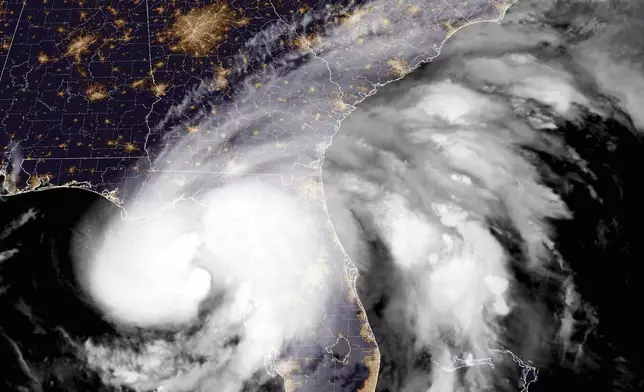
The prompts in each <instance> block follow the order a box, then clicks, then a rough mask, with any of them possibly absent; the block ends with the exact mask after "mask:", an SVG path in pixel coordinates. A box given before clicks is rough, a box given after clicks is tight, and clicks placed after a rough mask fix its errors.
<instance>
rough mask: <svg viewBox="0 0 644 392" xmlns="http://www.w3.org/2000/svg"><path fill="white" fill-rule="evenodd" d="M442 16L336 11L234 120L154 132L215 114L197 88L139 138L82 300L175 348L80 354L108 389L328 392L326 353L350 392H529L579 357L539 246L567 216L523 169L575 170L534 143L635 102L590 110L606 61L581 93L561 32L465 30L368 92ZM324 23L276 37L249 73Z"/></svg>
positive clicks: (269, 34)
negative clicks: (334, 358)
mask: <svg viewBox="0 0 644 392" xmlns="http://www.w3.org/2000/svg"><path fill="white" fill-rule="evenodd" d="M471 7H472V8H471V9H467V10H465V9H459V10H454V11H457V12H458V13H460V14H466V15H468V16H469V17H470V18H471V19H472V21H475V18H474V13H475V12H476V11H477V10H479V11H480V10H482V9H485V10H487V11H486V12H487V15H488V17H487V19H488V20H491V19H494V18H498V17H499V16H502V11H504V10H505V8H507V5H504V4H500V3H495V2H489V3H481V4H477V5H476V6H471ZM486 7H488V8H486ZM435 8H436V7H435ZM528 8H529V7H528ZM492 10H495V11H496V14H493V13H492ZM443 11H445V7H442V8H441V7H437V8H436V9H433V8H432V7H427V8H426V9H415V8H412V7H411V6H410V5H409V4H402V2H393V3H389V2H375V3H371V4H368V5H366V6H362V7H356V8H355V9H354V10H353V11H351V12H350V13H346V14H343V16H342V17H341V18H339V19H340V22H338V24H337V25H335V26H334V27H333V28H330V29H329V30H328V31H327V32H326V33H325V35H324V36H323V37H322V38H321V39H320V40H311V41H307V42H308V45H307V46H306V47H305V49H304V50H303V51H302V52H300V53H298V54H292V55H286V56H285V57H281V58H280V61H282V63H280V62H279V61H278V62H277V65H275V66H271V67H266V69H263V70H262V71H261V72H256V73H254V74H252V75H251V76H248V77H244V78H242V79H243V83H242V84H243V88H241V90H240V91H239V92H238V94H237V95H236V96H235V99H234V100H233V101H232V102H228V103H225V104H224V103H216V104H213V105H212V106H213V107H212V108H209V109H208V110H205V109H204V111H203V112H201V113H200V114H199V116H197V117H195V118H196V119H195V120H191V121H190V122H189V123H185V122H180V124H178V125H172V124H174V122H176V119H177V118H185V116H184V117H182V116H183V113H185V112H186V108H187V107H189V106H191V105H192V104H193V103H194V102H202V101H206V102H210V100H214V98H212V94H213V92H212V91H211V90H209V88H208V87H202V88H200V89H197V90H195V91H194V92H193V93H192V94H191V95H190V96H188V97H186V98H185V100H184V102H183V103H182V104H181V105H178V106H177V107H175V108H174V109H173V111H172V112H171V113H168V115H167V116H166V118H165V119H164V121H163V122H162V124H161V125H159V127H158V129H151V130H150V137H151V139H152V138H154V136H155V134H163V137H161V138H160V139H159V140H162V148H158V147H156V146H150V149H149V151H148V152H149V154H150V162H149V163H150V164H151V167H152V168H153V171H152V172H151V175H150V177H149V178H147V179H146V181H145V183H144V184H142V186H141V189H140V190H139V192H138V193H137V194H136V197H133V198H132V199H131V200H125V203H124V208H125V211H127V214H124V215H126V219H122V217H120V216H119V217H114V219H113V220H112V223H111V225H110V226H109V227H108V228H107V229H106V231H105V233H104V235H103V238H102V240H101V241H100V242H99V246H97V248H96V249H93V252H92V253H91V255H90V256H89V258H90V261H89V264H90V266H91V267H90V268H88V270H87V271H86V281H87V283H88V284H87V286H88V291H89V292H90V293H91V294H92V295H93V297H94V298H95V299H96V301H97V302H98V303H99V304H100V305H101V306H102V307H103V309H105V312H106V313H107V314H108V315H109V316H110V317H111V319H112V320H114V321H115V322H117V323H120V324H127V325H135V326H137V327H142V328H167V329H168V330H170V331H173V332H172V333H174V334H175V335H174V336H173V338H172V339H171V340H170V341H161V340H156V341H152V342H148V343H145V344H143V347H138V348H136V349H134V348H130V347H123V346H122V345H118V344H115V343H113V342H112V343H109V342H107V343H106V342H88V343H87V344H86V350H87V352H88V356H89V357H90V358H91V361H92V363H93V364H94V366H95V367H96V368H98V369H102V370H103V373H104V375H105V379H106V380H109V381H110V382H112V383H115V384H121V385H122V384H127V385H130V386H135V387H137V388H140V389H142V390H144V389H146V388H148V389H150V388H153V387H154V388H159V387H161V388H162V390H164V391H165V390H195V389H197V390H218V391H226V392H227V391H241V390H247V389H249V388H251V387H249V386H248V385H249V383H251V382H260V383H261V382H265V381H266V380H267V378H268V376H275V375H279V376H280V377H281V378H282V379H283V380H284V386H285V388H286V389H287V390H294V389H302V390H323V389H324V388H325V387H327V388H328V384H326V382H327V381H328V380H330V379H331V378H332V376H330V375H329V373H330V372H329V368H328V367H326V365H324V364H322V363H321V362H322V361H319V362H315V361H314V360H313V359H312V358H314V357H318V356H319V352H321V351H324V349H325V348H328V347H332V346H333V345H334V344H335V343H337V342H338V341H339V339H340V338H341V337H344V338H346V339H348V341H349V342H350V347H351V350H353V351H350V354H348V357H350V359H346V361H344V362H342V361H340V362H342V363H344V364H345V365H347V364H349V363H350V364H351V366H346V367H345V368H342V370H337V372H344V371H346V372H350V371H355V369H363V368H366V369H367V373H369V372H371V375H370V376H369V377H364V378H363V381H364V380H367V379H372V380H375V378H376V377H378V374H380V376H379V377H378V386H376V385H375V382H373V381H371V384H370V382H369V381H364V385H362V387H364V388H366V389H364V390H367V389H368V390H375V389H376V388H379V390H387V389H386V388H392V389H390V390H399V391H421V390H426V391H431V392H439V391H441V392H442V391H452V390H453V391H460V390H467V391H475V390H479V391H482V390H495V391H498V390H500V389H507V390H521V389H523V390H527V388H528V386H529V385H530V383H532V382H535V381H536V379H537V374H538V366H539V365H541V364H544V365H545V364H549V363H551V362H552V361H555V360H556V358H555V357H556V355H554V354H552V353H553V352H560V353H563V354H560V356H561V357H562V358H570V357H575V356H576V355H578V354H579V353H580V352H582V351H583V350H584V347H583V346H584V340H583V338H582V339H579V338H578V337H579V336H580V335H581V336H584V334H586V333H590V332H591V331H592V329H593V328H594V326H595V325H596V323H597V319H596V315H595V314H594V313H593V310H592V308H591V307H590V306H588V305H587V304H586V303H585V302H584V301H583V298H581V296H580V295H579V293H578V292H577V289H576V286H575V282H574V277H573V274H572V273H571V270H570V266H569V265H568V264H567V263H566V261H565V260H564V259H563V258H562V257H560V255H559V254H558V252H557V250H556V249H555V248H554V247H553V245H552V236H553V231H552V227H551V226H550V221H552V220H555V219H559V220H564V219H569V218H572V217H573V216H572V213H571V212H570V210H569V208H568V206H566V204H565V203H564V202H563V200H562V199H561V198H560V197H559V196H558V195H557V193H556V192H555V191H554V190H553V189H551V188H550V187H548V186H546V184H545V180H544V179H545V176H546V174H544V173H543V172H542V171H540V170H539V168H538V167H537V164H538V162H537V154H536V152H542V153H545V154H550V155H551V156H556V157H560V158H562V159H566V160H569V161H571V162H574V164H575V165H577V166H578V167H579V168H580V169H579V170H580V171H583V170H584V163H583V161H582V160H581V159H576V158H575V157H577V155H576V152H575V151H574V150H573V149H569V148H567V146H566V145H565V144H564V143H563V141H562V139H561V138H559V137H557V136H556V135H552V134H548V133H547V132H546V131H547V130H549V129H553V128H554V127H556V122H557V121H559V122H562V121H568V122H575V121H578V120H579V118H581V116H582V114H584V113H585V114H592V115H596V116H598V118H608V117H609V116H611V115H612V113H613V112H614V111H615V110H617V109H618V108H619V109H620V110H621V109H623V110H626V111H628V109H629V108H630V107H631V106H632V105H631V104H629V103H631V102H633V101H634V97H635V95H636V94H641V92H640V93H638V92H636V91H635V90H634V89H632V90H631V89H629V90H625V91H626V92H625V93H624V95H623V96H622V98H621V100H613V101H610V102H609V101H607V100H600V99H596V94H595V95H594V94H593V93H596V92H598V91H601V92H602V93H604V94H605V95H607V94H610V91H608V92H606V91H604V90H603V87H604V86H612V85H614V84H611V82H610V81H609V80H608V79H610V78H611V77H615V76H616V75H614V74H609V73H606V72H603V68H601V67H602V64H608V63H609V61H610V60H609V57H605V58H604V57H602V61H603V63H602V62H594V63H593V65H592V66H590V67H588V68H587V69H585V70H584V72H583V73H582V72H580V69H581V67H580V66H579V63H577V62H576V60H577V59H580V58H585V56H587V52H586V51H585V48H586V46H585V45H589V44H587V43H581V44H578V45H577V46H572V47H571V49H570V54H568V55H567V56H559V55H558V54H557V52H556V48H557V47H558V46H559V45H563V44H564V39H563V38H562V37H561V36H560V35H558V34H556V33H555V32H553V31H551V30H549V29H548V28H546V27H544V26H541V25H540V24H539V23H536V22H535V23H534V24H527V25H525V26H524V25H522V24H520V23H517V24H514V23H513V20H512V19H510V20H509V21H508V22H507V25H505V26H500V25H498V24H484V25H483V24H480V25H477V26H473V27H468V28H466V29H463V30H462V31H460V32H459V33H458V34H457V35H456V36H455V37H453V38H452V41H450V42H449V43H448V44H447V46H446V47H445V49H444V50H443V54H442V55H441V57H439V58H438V59H437V60H435V61H434V63H432V64H431V66H430V67H428V69H427V70H422V72H423V74H414V75H410V76H409V77H408V80H409V81H407V79H406V80H405V81H403V82H401V83H399V84H397V85H392V86H386V87H383V86H384V85H385V84H387V83H388V82H390V81H391V80H393V79H396V78H398V77H400V76H403V75H404V74H407V73H409V72H410V71H411V70H413V69H414V68H416V67H418V66H419V65H420V64H421V63H423V62H426V61H428V60H430V59H432V58H434V57H436V56H438V53H439V51H440V50H441V45H442V42H443V40H444V39H445V38H446V36H447V35H449V34H446V32H445V30H440V27H441V26H442V27H444V26H445V24H442V22H445V20H442V19H441V15H443ZM465 11H467V12H465ZM450 12H451V11H450ZM539 12H541V11H539ZM334 15H336V14H334V11H329V10H325V11H320V12H318V11H315V12H312V13H311V14H310V15H308V16H307V17H306V18H303V19H302V20H293V21H282V22H281V23H278V24H276V25H275V26H271V27H270V28H268V29H267V30H266V31H265V34H264V35H260V36H258V37H257V38H256V40H255V41H253V42H251V43H249V53H255V52H257V53H256V54H257V55H258V56H260V57H261V56H262V55H268V54H269V53H270V52H271V51H272V50H277V49H280V48H279V45H280V44H279V42H281V41H283V40H278V39H277V37H279V36H280V34H283V35H284V34H285V35H289V36H295V37H300V38H302V37H306V34H305V33H306V28H307V26H308V23H313V21H319V20H326V19H329V20H330V19H332V17H334ZM490 15H492V16H493V17H494V18H492V17H490ZM336 16H337V15H336ZM515 18H517V19H518V20H520V21H526V20H528V21H529V20H531V19H530V17H529V15H528V16H526V14H524V13H517V14H516V16H515ZM505 29H509V30H512V34H506V30H505ZM428 32H429V33H428ZM358 42H359V45H357V43H358ZM544 42H546V43H547V45H546V46H545V48H544V46H543V43H544ZM539 48H540V49H539ZM537 49H538V50H537ZM263 51H266V52H268V53H264V52H263ZM307 56H308V57H307ZM302 57H305V61H301V60H302ZM296 61H298V66H297V67H294V68H290V67H292V63H293V62H296ZM610 64H611V66H612V64H613V63H610ZM616 66H620V67H624V68H625V69H630V68H628V67H629V65H628V64H624V63H622V64H616ZM245 67H246V63H245V61H241V60H240V62H239V64H238V68H236V69H235V70H234V72H238V73H239V74H240V75H241V74H244V72H245V71H246V70H245ZM419 72H421V71H419ZM580 75H582V76H580ZM611 80H612V79H611ZM637 80H641V79H637ZM376 87H379V88H381V92H380V93H379V95H376V96H374V97H371V98H370V99H369V101H368V104H367V102H365V104H367V105H366V106H365V107H364V108H363V107H358V108H357V109H356V107H355V105H357V104H358V103H360V102H362V101H363V100H364V99H365V98H366V97H368V96H370V95H372V94H373V93H374V92H375V89H376ZM591 90H592V91H591ZM608 90H610V89H608ZM211 98H212V99H211ZM620 104H621V105H623V106H622V107H620ZM352 111H353V113H352V114H351V115H350V116H348V117H347V115H348V114H349V113H350V112H352ZM528 114H530V116H528ZM637 115H638V113H634V114H633V118H634V121H635V123H637V124H639V122H638V121H639V120H638V117H637ZM345 117H346V118H345ZM340 121H342V126H341V128H340V130H341V132H339V133H338V134H337V135H335V131H336V130H337V128H338V126H339V123H340ZM639 125H641V124H639ZM171 126H172V127H173V129H172V130H171V131H168V132H165V131H164V132H163V133H162V132H161V131H160V130H161V129H163V130H167V129H166V128H167V127H171ZM186 129H190V132H188V133H186ZM331 142H333V143H331ZM528 147H529V148H530V149H532V150H533V151H535V153H534V154H533V155H530V154H529V153H528V152H527V151H529V150H528ZM522 148H523V149H522ZM144 164H145V162H142V163H141V165H144ZM323 168H324V170H322V169H323ZM589 175H590V174H589ZM322 179H324V191H323V189H322ZM490 227H492V228H493V229H490ZM495 230H496V232H497V235H495ZM501 232H503V233H502V234H499V233H501ZM502 237H503V238H510V239H508V240H507V241H506V243H504V240H503V239H502ZM508 243H512V244H514V245H516V244H518V245H516V248H518V250H517V253H520V254H521V255H522V256H521V257H514V256H513V255H512V254H511V253H510V252H509V251H508V250H507V248H508V246H507V245H508ZM358 272H359V274H358ZM358 275H360V278H358V280H357V282H358V287H357V288H356V286H355V285H356V278H357V276H358ZM534 287H541V289H540V291H539V290H537V291H535V292H532V291H531V288H534ZM543 287H547V288H548V290H545V289H543ZM546 292H547V294H546ZM535 293H536V294H535ZM338 309H340V310H338ZM204 310H205V313H206V315H205V316H204V315H203V311H204ZM342 312H344V313H342ZM365 312H366V313H367V314H369V320H368V322H367V319H366V316H365ZM195 322H196V323H197V325H199V329H198V331H197V332H194V333H191V334H188V333H184V332H182V331H183V327H184V326H190V325H193V324H194V323H195ZM370 325H371V327H370ZM371 328H373V334H372V331H371ZM401 331H402V332H401ZM374 335H375V338H374ZM358 337H360V339H357V338H358ZM376 340H377V343H378V345H379V346H380V349H378V348H377V347H376V343H375V341H376ZM361 344H362V346H360V345H361ZM316 350H317V351H316ZM379 350H380V351H379ZM380 352H382V354H383V357H382V361H380V359H381V358H380V354H379V353H380ZM360 354H361V355H362V356H360V357H359V359H357V358H358V356H359V355H360ZM427 358H430V360H428V359H427ZM528 360H529V361H532V362H530V363H529V362H528ZM350 361H354V362H350ZM360 366H362V368H360ZM349 367H353V368H352V369H350V370H347V369H348V368H349ZM462 368H464V369H465V370H464V371H462V372H455V370H456V369H462ZM378 372H379V373H378ZM350 375H351V373H347V374H345V376H347V377H348V378H349V377H350ZM355 378H356V379H357V378H358V377H357V376H356V377H355ZM321 380H322V381H321ZM504 380H511V381H508V382H504ZM329 382H331V381H329ZM517 388H518V389H517ZM327 390H328V389H327Z"/></svg>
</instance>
